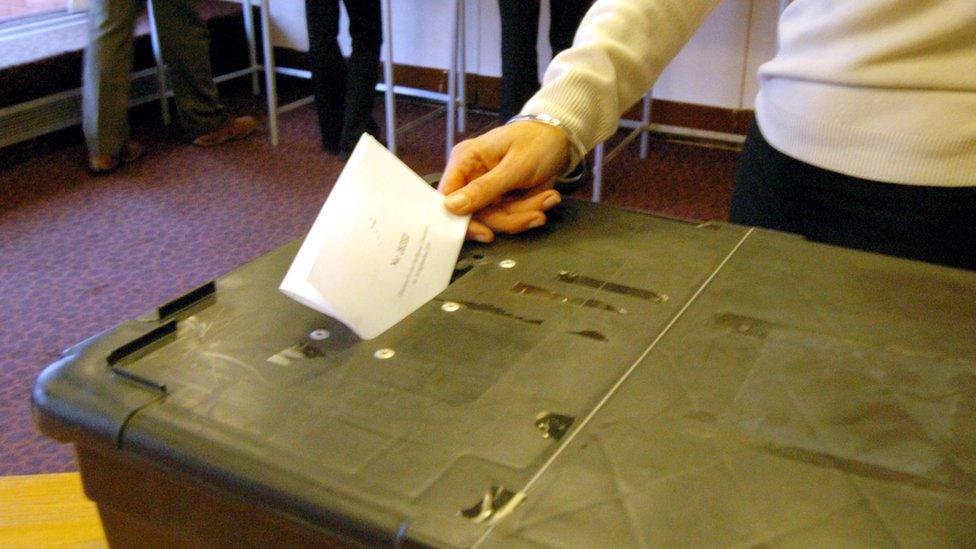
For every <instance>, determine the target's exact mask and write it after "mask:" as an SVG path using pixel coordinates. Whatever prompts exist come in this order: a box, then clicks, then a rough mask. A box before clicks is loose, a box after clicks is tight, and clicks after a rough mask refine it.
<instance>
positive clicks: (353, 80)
mask: <svg viewBox="0 0 976 549" xmlns="http://www.w3.org/2000/svg"><path fill="white" fill-rule="evenodd" d="M344 3H345V6H346V12H347V13H348V14H349V34H350V36H351V37H352V55H351V56H350V57H349V75H348V79H347V80H346V90H345V96H346V105H345V110H344V112H343V124H342V137H341V139H340V144H339V145H340V148H341V149H343V150H347V151H349V150H352V149H353V147H355V146H356V142H357V141H358V140H359V137H360V136H361V135H362V134H363V132H365V131H369V132H370V133H375V132H376V131H377V128H376V123H375V122H374V121H373V103H374V97H375V92H376V82H377V80H378V79H379V68H380V46H382V44H383V21H382V17H381V10H380V2H379V0H344Z"/></svg>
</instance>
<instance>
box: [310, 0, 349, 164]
mask: <svg viewBox="0 0 976 549" xmlns="http://www.w3.org/2000/svg"><path fill="white" fill-rule="evenodd" d="M305 18H306V22H307V23H308V42H309V44H308V53H309V61H310V65H311V69H312V93H313V94H314V95H315V109H316V113H317V114H318V120H319V131H320V132H321V135H322V147H323V148H325V149H326V150H327V151H329V152H332V153H337V152H339V138H340V136H341V133H342V117H343V114H342V113H343V111H344V108H345V92H346V80H347V73H348V70H347V67H346V60H345V59H344V58H343V57H342V51H341V50H340V49H339V42H338V40H337V36H338V34H339V0H305Z"/></svg>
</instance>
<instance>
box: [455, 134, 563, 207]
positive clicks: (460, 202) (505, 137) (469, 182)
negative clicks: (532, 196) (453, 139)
mask: <svg viewBox="0 0 976 549" xmlns="http://www.w3.org/2000/svg"><path fill="white" fill-rule="evenodd" d="M570 147H571V145H570V144H569V141H568V139H567V138H566V136H565V134H564V133H563V132H562V130H560V129H558V128H554V127H552V126H549V125H547V124H539V123H534V122H519V123H515V124H511V125H506V126H502V127H500V128H495V129H494V130H491V131H490V132H488V133H486V134H484V135H482V136H479V137H476V138H474V139H469V140H467V141H463V142H461V143H459V144H458V145H457V146H456V147H454V150H453V151H452V152H451V158H450V159H448V163H447V166H446V167H445V169H444V177H443V179H442V180H441V184H440V186H439V188H440V190H441V192H443V193H444V194H446V195H447V198H445V199H444V205H445V206H446V207H447V209H448V210H450V211H451V212H453V213H455V214H459V215H467V214H470V213H473V212H476V211H479V210H481V209H483V208H485V207H488V206H489V205H492V204H494V203H496V202H497V201H498V200H499V199H500V198H502V197H503V196H504V195H505V194H506V193H509V192H510V191H513V190H516V189H527V188H532V187H536V186H539V185H544V184H548V183H549V182H551V181H553V180H554V179H555V178H556V176H558V175H559V173H560V172H561V170H562V169H564V167H565V165H566V163H567V162H568V159H569V151H570Z"/></svg>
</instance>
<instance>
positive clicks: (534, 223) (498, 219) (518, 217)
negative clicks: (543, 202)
mask: <svg viewBox="0 0 976 549" xmlns="http://www.w3.org/2000/svg"><path fill="white" fill-rule="evenodd" d="M478 219H480V220H481V221H482V222H483V223H484V225H485V226H486V227H488V228H489V229H490V230H492V231H493V232H498V233H503V234H516V233H521V232H525V231H528V230H530V229H535V228H538V227H541V226H543V225H545V223H546V214H544V213H542V212H540V211H537V210H535V211H528V212H516V213H509V212H505V211H498V210H484V211H482V212H479V213H478Z"/></svg>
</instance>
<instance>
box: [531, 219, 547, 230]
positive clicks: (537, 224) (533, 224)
mask: <svg viewBox="0 0 976 549" xmlns="http://www.w3.org/2000/svg"><path fill="white" fill-rule="evenodd" d="M545 224H546V220H545V219H543V218H541V217H537V218H535V219H533V220H532V222H530V223H529V228H530V229H535V228H538V227H541V226H543V225H545Z"/></svg>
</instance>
